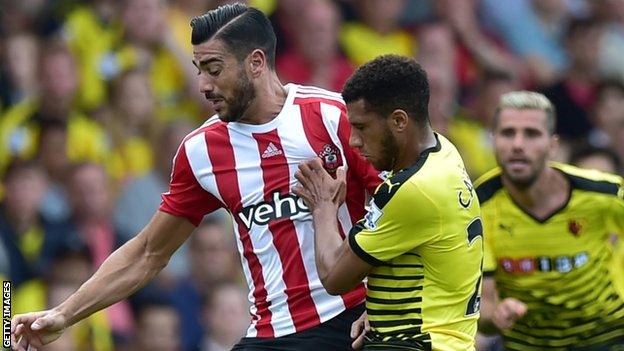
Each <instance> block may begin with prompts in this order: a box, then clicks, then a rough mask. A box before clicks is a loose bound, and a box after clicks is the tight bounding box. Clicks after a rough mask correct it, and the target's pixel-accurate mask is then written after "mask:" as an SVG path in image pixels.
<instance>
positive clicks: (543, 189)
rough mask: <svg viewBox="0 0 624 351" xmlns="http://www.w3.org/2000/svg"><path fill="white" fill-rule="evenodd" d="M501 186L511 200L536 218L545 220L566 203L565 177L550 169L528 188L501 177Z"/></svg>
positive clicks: (546, 169) (567, 191)
mask: <svg viewBox="0 0 624 351" xmlns="http://www.w3.org/2000/svg"><path fill="white" fill-rule="evenodd" d="M503 185H504V186H505V188H506V189H507V192H508V193H509V195H510V196H511V198H512V199H513V200H514V202H516V204H518V205H519V206H520V207H522V208H523V209H524V210H525V211H526V212H528V213H530V214H532V215H533V216H534V217H536V218H545V217H547V216H548V215H550V214H551V213H553V212H554V211H555V210H557V209H558V208H561V207H562V206H563V205H564V204H565V203H566V201H568V195H569V187H570V184H569V182H568V181H567V180H566V178H565V176H564V175H563V174H561V173H560V172H558V171H556V170H555V169H553V168H551V167H546V168H545V169H544V171H543V172H542V174H540V175H539V176H538V178H537V179H536V180H535V182H533V184H531V185H530V186H528V187H522V186H519V185H516V184H514V183H512V182H511V181H509V180H508V179H506V178H505V177H504V176H503Z"/></svg>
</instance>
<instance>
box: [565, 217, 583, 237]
mask: <svg viewBox="0 0 624 351" xmlns="http://www.w3.org/2000/svg"><path fill="white" fill-rule="evenodd" d="M584 227H585V225H584V224H583V223H581V221H579V220H575V219H571V220H570V221H569V222H568V231H569V232H570V233H572V234H573V235H574V236H579V234H580V233H581V230H583V228H584Z"/></svg>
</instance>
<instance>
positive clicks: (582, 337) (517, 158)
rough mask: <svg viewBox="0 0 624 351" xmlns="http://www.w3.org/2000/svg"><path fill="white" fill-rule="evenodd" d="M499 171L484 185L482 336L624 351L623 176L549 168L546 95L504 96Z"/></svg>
mask: <svg viewBox="0 0 624 351" xmlns="http://www.w3.org/2000/svg"><path fill="white" fill-rule="evenodd" d="M493 124H494V125H493V131H494V146H495V152H496V158H497V162H498V164H499V166H500V167H499V168H498V169H495V170H493V171H492V172H490V173H488V174H485V175H484V176H483V177H482V178H481V179H479V180H478V181H477V182H476V186H477V194H478V196H479V200H480V201H481V206H482V207H481V208H482V215H483V223H484V235H485V255H484V263H483V270H484V282H483V300H482V310H481V320H480V322H479V324H480V329H481V331H483V332H496V331H500V332H501V333H502V335H503V338H504V342H505V348H506V349H507V350H527V351H532V350H562V351H563V350H574V351H594V350H605V351H610V350H622V349H623V348H622V347H623V345H624V291H623V290H624V289H622V284H621V283H622V280H623V279H624V273H623V271H624V267H621V265H620V267H617V266H615V265H612V264H611V259H612V247H611V244H610V243H609V242H608V236H609V233H611V232H616V233H624V188H623V183H622V178H620V177H618V176H614V175H610V174H606V173H601V172H598V171H590V170H581V169H579V168H576V167H573V166H570V165H565V164H559V163H550V162H548V158H549V156H550V155H551V154H552V153H553V152H554V150H555V147H556V144H557V137H556V136H555V135H554V130H555V112H554V109H553V106H552V104H551V103H550V101H548V99H547V98H546V97H545V96H543V95H541V94H538V93H534V92H527V91H519V92H511V93H507V94H505V95H503V96H502V97H501V99H500V102H499V106H498V108H497V110H496V113H495V116H494V122H493Z"/></svg>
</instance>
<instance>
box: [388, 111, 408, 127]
mask: <svg viewBox="0 0 624 351" xmlns="http://www.w3.org/2000/svg"><path fill="white" fill-rule="evenodd" d="M388 122H389V124H390V127H391V128H392V129H394V130H396V131H397V132H402V131H404V130H405V128H407V124H408V122H409V116H408V115H407V113H405V111H403V110H401V109H396V110H394V111H392V113H391V114H390V118H389V120H388Z"/></svg>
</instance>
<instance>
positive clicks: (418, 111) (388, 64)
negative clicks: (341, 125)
mask: <svg viewBox="0 0 624 351" xmlns="http://www.w3.org/2000/svg"><path fill="white" fill-rule="evenodd" d="M342 97H343V98H344V100H345V102H346V103H351V102H354V101H357V100H360V99H363V100H364V104H365V107H366V109H367V110H369V111H373V112H375V113H377V114H378V115H380V116H383V117H386V116H388V115H389V114H391V113H392V111H394V110H396V109H402V110H404V111H405V112H406V113H407V114H408V116H409V117H410V118H412V119H414V120H415V121H417V122H418V123H419V124H420V125H421V126H424V125H426V124H428V123H429V112H428V105H429V82H428V80H427V73H426V72H425V70H423V68H422V67H421V66H420V65H419V64H418V63H417V62H416V60H414V59H413V58H409V57H404V56H398V55H383V56H379V57H377V58H375V59H374V60H372V61H369V62H367V63H366V64H364V65H363V66H361V67H359V68H358V69H357V70H356V71H355V73H353V75H352V76H351V77H350V78H349V80H347V82H346V83H345V86H344V89H343V91H342Z"/></svg>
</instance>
